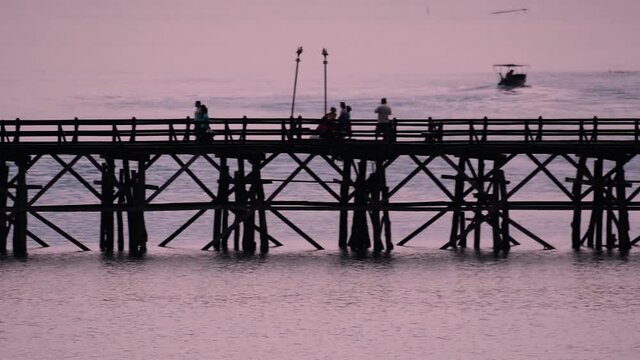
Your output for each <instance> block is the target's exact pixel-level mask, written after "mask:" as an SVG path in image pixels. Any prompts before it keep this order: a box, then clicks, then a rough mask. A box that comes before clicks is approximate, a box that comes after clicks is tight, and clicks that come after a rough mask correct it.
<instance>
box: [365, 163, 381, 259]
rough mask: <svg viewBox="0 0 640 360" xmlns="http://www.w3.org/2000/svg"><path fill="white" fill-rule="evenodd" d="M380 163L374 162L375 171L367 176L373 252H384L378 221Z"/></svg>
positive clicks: (379, 222)
mask: <svg viewBox="0 0 640 360" xmlns="http://www.w3.org/2000/svg"><path fill="white" fill-rule="evenodd" d="M382 171H383V167H382V161H379V160H378V161H376V169H375V171H374V172H373V173H372V174H371V175H370V176H369V180H368V181H367V190H368V192H369V194H370V199H371V200H370V201H371V202H370V203H371V210H369V216H370V217H371V230H372V233H373V251H376V252H378V251H382V250H384V245H382V226H381V221H380V220H381V219H380V195H381V177H382V173H381V172H382Z"/></svg>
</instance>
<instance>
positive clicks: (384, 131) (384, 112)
mask: <svg viewBox="0 0 640 360" xmlns="http://www.w3.org/2000/svg"><path fill="white" fill-rule="evenodd" d="M374 112H375V113H376V114H378V123H377V124H376V140H377V139H378V136H379V135H382V139H383V140H391V137H392V132H393V126H392V124H391V120H390V119H389V116H390V115H391V108H390V107H389V105H387V99H386V98H382V99H380V105H378V107H377V108H376V110H375V111H374Z"/></svg>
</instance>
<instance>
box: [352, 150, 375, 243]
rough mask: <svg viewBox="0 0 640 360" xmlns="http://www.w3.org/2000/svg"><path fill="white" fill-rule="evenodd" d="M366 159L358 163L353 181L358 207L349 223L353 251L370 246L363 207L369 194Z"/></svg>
mask: <svg viewBox="0 0 640 360" xmlns="http://www.w3.org/2000/svg"><path fill="white" fill-rule="evenodd" d="M366 176H367V160H360V163H359V164H358V174H357V176H356V183H355V198H354V205H356V206H360V208H358V209H356V210H354V211H353V221H352V223H351V236H350V237H349V243H348V245H349V247H350V248H351V249H352V250H354V251H365V250H366V249H368V248H370V247H371V238H370V237H369V226H368V225H367V211H366V210H365V209H364V207H366V206H367V203H368V202H369V194H368V192H367V185H366Z"/></svg>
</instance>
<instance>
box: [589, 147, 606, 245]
mask: <svg viewBox="0 0 640 360" xmlns="http://www.w3.org/2000/svg"><path fill="white" fill-rule="evenodd" d="M602 162H603V161H602V159H596V161H595V163H594V169H593V182H594V183H593V212H592V213H591V215H592V216H591V221H592V222H593V224H594V225H595V230H594V232H595V247H596V249H598V250H601V249H602V215H603V205H604V179H603V177H602ZM587 246H589V247H591V248H592V247H594V236H593V233H592V235H591V236H589V239H588V243H587Z"/></svg>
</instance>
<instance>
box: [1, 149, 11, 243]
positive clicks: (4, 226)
mask: <svg viewBox="0 0 640 360" xmlns="http://www.w3.org/2000/svg"><path fill="white" fill-rule="evenodd" d="M8 192H9V167H8V166H7V163H6V162H5V161H0V208H6V207H7V197H8V195H7V194H8ZM8 235H9V217H8V216H7V212H6V211H4V210H2V211H0V254H5V253H6V252H7V236H8Z"/></svg>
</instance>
